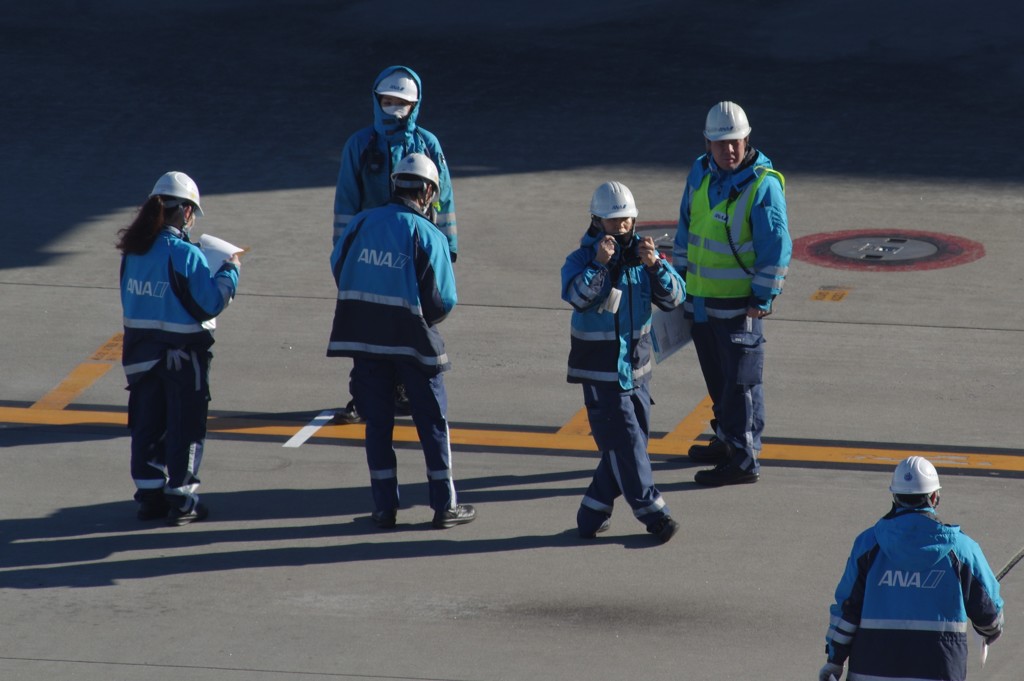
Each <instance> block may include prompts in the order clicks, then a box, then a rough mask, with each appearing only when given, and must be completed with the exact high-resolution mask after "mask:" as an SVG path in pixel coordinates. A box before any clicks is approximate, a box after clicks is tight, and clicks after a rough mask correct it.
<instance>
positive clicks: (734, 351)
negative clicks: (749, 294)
mask: <svg viewBox="0 0 1024 681" xmlns="http://www.w3.org/2000/svg"><path fill="white" fill-rule="evenodd" d="M763 324H764V322H763V321H762V320H760V319H754V318H752V317H748V316H746V314H744V315H741V316H738V317H731V318H728V319H720V318H717V317H710V316H709V317H708V318H707V321H701V322H697V321H695V322H694V324H693V328H692V329H691V334H692V336H693V347H694V349H695V350H696V351H697V359H698V361H699V362H700V368H701V371H702V372H703V374H704V382H705V383H706V384H707V388H708V395H710V396H711V401H712V410H713V412H714V415H715V420H716V421H717V422H718V427H717V432H716V433H715V434H716V435H717V436H718V438H719V439H720V440H722V441H723V442H728V443H729V444H730V445H732V447H733V449H734V457H735V459H734V461H733V462H734V463H735V464H736V465H737V466H739V467H740V468H742V469H743V470H745V471H751V472H753V473H758V472H760V468H761V464H760V462H759V461H758V456H759V455H760V454H761V433H762V432H763V431H764V389H763V386H762V378H763V373H764V332H763V328H764V327H763Z"/></svg>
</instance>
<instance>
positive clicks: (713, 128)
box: [704, 102, 750, 142]
mask: <svg viewBox="0 0 1024 681" xmlns="http://www.w3.org/2000/svg"><path fill="white" fill-rule="evenodd" d="M748 135H750V124H749V123H747V114H746V113H745V112H744V111H743V109H742V108H741V107H740V105H739V104H735V103H733V102H719V103H718V104H715V105H714V106H713V107H711V111H708V117H707V120H705V121H704V137H706V138H707V139H709V140H711V141H712V142H717V141H719V140H741V139H745V138H746V137H747V136H748Z"/></svg>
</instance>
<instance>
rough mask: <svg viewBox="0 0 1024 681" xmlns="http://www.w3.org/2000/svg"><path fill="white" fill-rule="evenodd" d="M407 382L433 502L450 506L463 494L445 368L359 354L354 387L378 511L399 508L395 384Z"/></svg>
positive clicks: (436, 507)
mask: <svg viewBox="0 0 1024 681" xmlns="http://www.w3.org/2000/svg"><path fill="white" fill-rule="evenodd" d="M398 383H401V384H402V385H404V386H405V391H406V395H407V396H408V398H409V408H410V410H411V412H412V420H413V423H414V424H416V432H417V434H418V435H419V439H420V445H421V446H422V448H423V457H424V459H425V460H426V464H427V483H428V488H429V496H430V508H432V509H433V510H434V511H444V510H446V509H449V508H454V507H455V505H456V503H457V500H456V495H455V483H454V481H453V480H452V453H451V445H450V442H449V439H448V419H447V417H446V412H447V411H448V394H447V393H446V392H445V388H444V378H443V375H442V374H437V375H436V376H428V375H426V374H424V373H423V372H422V371H420V369H419V368H417V367H416V366H415V365H414V364H412V363H411V362H403V361H391V360H379V359H370V358H365V357H355V358H354V359H353V362H352V374H351V385H350V390H351V392H352V398H353V399H354V400H355V403H356V410H357V411H358V412H359V414H360V415H361V416H362V417H363V420H364V421H365V422H366V463H367V465H368V466H369V468H370V490H371V491H372V493H373V505H374V508H375V509H376V510H377V511H383V512H390V511H394V510H396V509H398V507H399V495H398V459H397V457H396V456H395V449H394V441H393V436H394V430H395V385H396V384H398Z"/></svg>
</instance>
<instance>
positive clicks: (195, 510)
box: [167, 502, 210, 527]
mask: <svg viewBox="0 0 1024 681" xmlns="http://www.w3.org/2000/svg"><path fill="white" fill-rule="evenodd" d="M208 515H210V509H208V508H206V505H205V504H200V503H198V502H197V503H196V505H195V506H193V507H192V510H190V511H184V510H182V509H180V508H174V507H172V508H171V510H170V511H168V512H167V524H168V525H171V526H173V527H181V526H182V525H188V524H189V523H197V522H199V521H200V520H205V519H206V516H208Z"/></svg>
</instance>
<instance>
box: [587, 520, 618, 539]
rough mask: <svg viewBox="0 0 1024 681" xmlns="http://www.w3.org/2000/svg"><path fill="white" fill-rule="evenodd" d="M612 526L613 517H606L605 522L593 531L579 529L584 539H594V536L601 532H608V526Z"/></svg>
mask: <svg viewBox="0 0 1024 681" xmlns="http://www.w3.org/2000/svg"><path fill="white" fill-rule="evenodd" d="M611 526H612V519H611V518H605V519H604V522H603V523H601V526H600V527H598V528H597V529H596V530H594V531H593V532H590V533H587V532H584V531H583V530H579V533H580V537H581V538H583V539H593V538H594V537H596V536H597V535H599V534H601V533H602V532H607V531H608V528H610V527H611Z"/></svg>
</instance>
